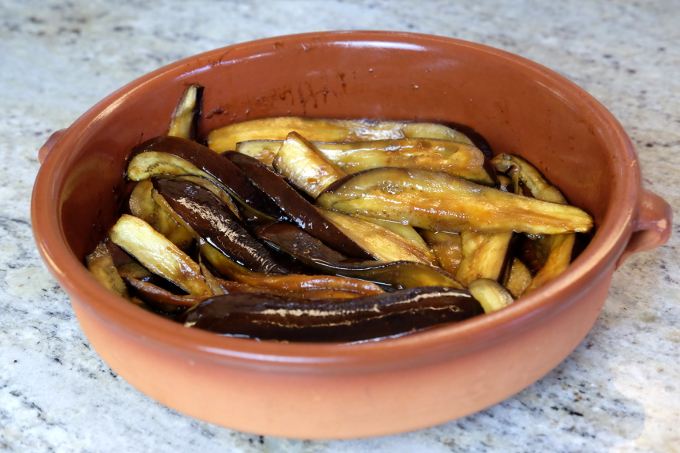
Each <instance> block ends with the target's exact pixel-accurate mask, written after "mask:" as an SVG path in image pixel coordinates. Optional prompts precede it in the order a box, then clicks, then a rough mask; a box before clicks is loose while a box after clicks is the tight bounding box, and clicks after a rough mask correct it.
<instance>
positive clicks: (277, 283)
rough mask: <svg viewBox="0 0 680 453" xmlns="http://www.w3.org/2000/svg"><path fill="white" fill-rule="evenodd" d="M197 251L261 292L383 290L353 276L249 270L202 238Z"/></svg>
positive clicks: (220, 270) (358, 292) (356, 292)
mask: <svg viewBox="0 0 680 453" xmlns="http://www.w3.org/2000/svg"><path fill="white" fill-rule="evenodd" d="M329 250H330V249H329ZM201 254H202V256H204V257H205V259H206V260H207V261H208V262H209V263H210V265H211V266H212V267H213V268H215V269H216V271H217V272H218V273H220V274H221V275H223V276H224V277H226V278H229V279H231V280H234V281H236V282H237V283H242V284H245V285H249V286H252V287H261V288H266V290H264V291H262V292H274V293H280V292H297V291H305V290H331V291H339V292H345V293H353V294H354V295H355V296H359V295H371V294H379V293H382V292H383V290H382V289H380V287H379V286H378V285H376V284H375V283H371V282H366V281H363V280H358V279H354V278H346V277H338V276H334V275H301V274H289V275H272V274H263V273H260V272H253V271H251V270H249V269H247V268H245V267H243V266H241V265H240V264H237V263H235V262H234V261H232V260H230V259H229V258H228V257H227V256H226V255H224V254H223V253H222V252H220V251H219V250H217V249H216V248H215V247H213V246H211V245H210V244H208V243H207V242H205V241H202V242H201Z"/></svg>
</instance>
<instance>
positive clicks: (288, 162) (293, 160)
mask: <svg viewBox="0 0 680 453" xmlns="http://www.w3.org/2000/svg"><path fill="white" fill-rule="evenodd" d="M272 164H273V166H274V169H275V170H276V171H278V172H279V173H280V174H282V175H283V176H284V177H285V178H286V180H287V181H288V182H289V183H290V184H291V185H292V186H293V187H296V188H297V189H299V190H301V191H303V192H305V193H306V194H307V195H309V196H310V197H312V198H316V197H317V196H318V195H319V194H320V193H321V192H322V191H323V189H325V188H326V187H328V186H329V185H330V184H331V183H334V182H335V181H337V180H338V179H341V178H343V177H344V176H345V173H344V172H343V171H342V170H340V168H339V167H338V166H337V165H335V164H334V163H333V162H331V161H330V160H328V159H327V158H326V157H325V156H324V155H323V154H321V153H320V152H319V150H318V149H317V148H316V147H315V146H314V145H312V144H311V143H309V142H308V141H307V140H306V139H305V138H303V137H302V136H301V135H300V134H298V133H297V132H291V133H290V134H288V136H287V137H286V139H285V140H284V141H283V143H282V145H281V147H280V148H279V151H278V152H277V153H276V156H275V158H274V161H273V162H272Z"/></svg>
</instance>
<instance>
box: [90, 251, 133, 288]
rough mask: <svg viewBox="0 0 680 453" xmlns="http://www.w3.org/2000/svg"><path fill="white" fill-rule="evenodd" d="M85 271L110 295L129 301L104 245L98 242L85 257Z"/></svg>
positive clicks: (123, 283)
mask: <svg viewBox="0 0 680 453" xmlns="http://www.w3.org/2000/svg"><path fill="white" fill-rule="evenodd" d="M85 261H86V263H87V269H88V270H89V271H90V273H91V274H92V276H93V277H94V278H95V279H96V280H97V281H98V282H99V283H101V284H102V285H104V286H105V287H106V289H108V290H109V291H111V292H112V293H115V294H118V295H119V296H121V297H124V298H125V299H127V300H130V294H129V293H128V290H127V287H126V286H125V282H124V281H123V279H122V278H121V276H120V275H119V274H118V270H117V269H116V266H115V265H114V263H113V257H111V254H110V253H109V249H108V248H107V246H106V244H105V243H103V242H100V243H99V244H98V245H97V247H95V249H94V250H93V251H92V253H90V254H89V255H87V257H85Z"/></svg>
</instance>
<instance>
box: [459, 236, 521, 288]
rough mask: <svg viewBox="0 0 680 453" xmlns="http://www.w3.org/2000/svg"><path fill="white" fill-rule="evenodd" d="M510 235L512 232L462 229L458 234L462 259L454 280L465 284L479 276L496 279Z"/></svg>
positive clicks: (501, 267) (499, 273) (498, 275)
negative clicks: (481, 231) (480, 231)
mask: <svg viewBox="0 0 680 453" xmlns="http://www.w3.org/2000/svg"><path fill="white" fill-rule="evenodd" d="M512 235H513V233H512V232H507V233H492V234H485V233H478V232H475V231H467V230H466V231H463V232H462V233H461V234H460V237H461V241H462V250H463V260H462V261H461V262H460V265H459V266H458V270H457V272H456V280H458V281H459V282H461V283H462V284H463V285H466V286H467V285H468V284H469V283H470V282H472V281H473V280H477V279H480V278H487V279H492V280H498V279H499V278H500V277H501V272H502V271H503V268H504V267H505V263H506V257H507V254H508V248H509V245H510V240H511V239H512Z"/></svg>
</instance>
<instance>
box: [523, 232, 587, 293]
mask: <svg viewBox="0 0 680 453" xmlns="http://www.w3.org/2000/svg"><path fill="white" fill-rule="evenodd" d="M545 240H548V241H550V255H548V259H547V260H546V262H545V264H544V265H543V267H541V270H540V271H538V272H537V273H536V275H534V278H533V279H532V280H531V284H530V285H529V286H528V287H527V288H526V289H525V290H524V293H523V294H529V293H531V292H533V291H535V290H536V289H538V288H540V287H541V286H543V285H545V284H546V283H548V282H549V281H551V280H553V279H555V278H556V277H557V276H558V275H560V274H561V273H562V272H564V271H565V270H567V267H569V264H570V263H571V252H572V249H573V248H574V241H575V240H576V235H575V234H555V235H551V236H550V237H548V238H545Z"/></svg>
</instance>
